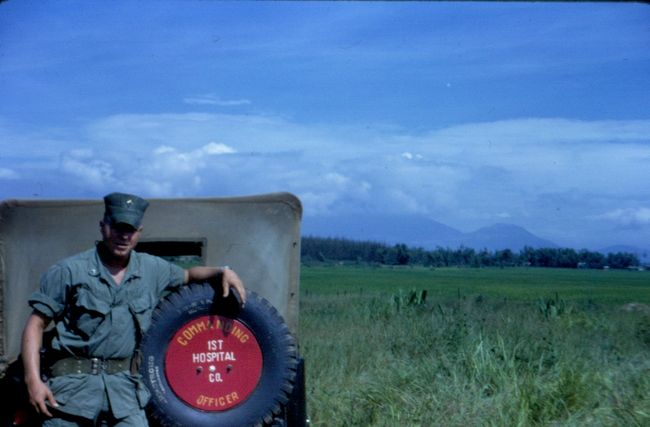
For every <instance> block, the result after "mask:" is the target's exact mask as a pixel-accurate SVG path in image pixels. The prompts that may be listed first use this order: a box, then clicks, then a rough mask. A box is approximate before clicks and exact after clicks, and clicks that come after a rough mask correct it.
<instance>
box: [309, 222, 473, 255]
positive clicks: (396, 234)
mask: <svg viewBox="0 0 650 427" xmlns="http://www.w3.org/2000/svg"><path fill="white" fill-rule="evenodd" d="M302 234H303V235H305V236H319V237H339V238H346V239H352V240H366V241H373V242H378V243H386V244H389V245H394V244H397V243H405V244H407V245H409V246H412V247H417V246H421V247H424V248H427V249H433V248H435V247H436V246H443V247H447V246H449V247H455V246H457V244H458V241H459V239H460V238H461V237H462V236H463V233H462V232H460V231H458V230H456V229H454V228H452V227H449V226H447V225H444V224H442V223H440V222H437V221H434V220H432V219H429V218H426V217H424V216H421V215H399V216H398V215H373V216H346V215H338V216H328V217H313V218H308V217H306V218H304V220H303V223H302Z"/></svg>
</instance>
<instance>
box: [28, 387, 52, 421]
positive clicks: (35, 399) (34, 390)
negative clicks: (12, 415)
mask: <svg viewBox="0 0 650 427" xmlns="http://www.w3.org/2000/svg"><path fill="white" fill-rule="evenodd" d="M27 390H28V391H29V403H30V404H31V405H32V406H33V407H34V410H36V412H37V413H39V414H42V415H46V416H48V417H51V416H52V414H51V413H50V411H49V410H48V407H47V406H48V404H49V405H50V406H52V407H54V408H56V407H58V406H59V404H58V403H56V400H55V399H54V394H52V390H50V388H49V387H48V386H47V384H45V383H44V382H43V381H41V380H40V379H39V380H36V381H33V382H29V383H27Z"/></svg>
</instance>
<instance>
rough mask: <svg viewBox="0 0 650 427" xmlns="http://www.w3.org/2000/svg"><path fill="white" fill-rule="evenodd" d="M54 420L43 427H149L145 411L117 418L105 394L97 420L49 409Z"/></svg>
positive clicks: (47, 421) (45, 423) (48, 420)
mask: <svg viewBox="0 0 650 427" xmlns="http://www.w3.org/2000/svg"><path fill="white" fill-rule="evenodd" d="M49 409H50V412H51V413H52V415H53V417H52V418H46V419H45V420H44V421H43V424H42V426H43V427H148V426H149V423H148V421H147V417H146V415H145V412H144V410H140V411H136V412H134V413H133V414H130V415H128V416H126V417H124V418H115V417H114V416H113V413H112V412H111V409H110V404H109V402H108V396H107V395H106V393H104V402H103V404H102V408H101V410H100V411H99V413H98V414H97V417H96V418H95V419H89V418H84V417H79V416H76V415H70V414H66V413H65V412H61V411H58V410H56V409H55V408H49Z"/></svg>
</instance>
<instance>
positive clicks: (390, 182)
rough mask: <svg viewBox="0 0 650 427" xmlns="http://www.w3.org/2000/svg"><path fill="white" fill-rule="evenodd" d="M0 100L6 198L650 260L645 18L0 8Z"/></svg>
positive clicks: (381, 7)
mask: <svg viewBox="0 0 650 427" xmlns="http://www.w3.org/2000/svg"><path fill="white" fill-rule="evenodd" d="M0 99H1V101H0V199H39V200H40V199H59V198H72V199H87V198H101V197H102V196H103V195H105V194H107V193H109V192H111V191H126V192H131V193H136V194H139V195H141V196H143V197H150V198H153V197H156V198H157V197H220V196H237V195H253V194H264V193H270V192H277V191H288V192H291V193H293V194H295V195H296V196H298V197H299V198H300V200H301V201H302V204H303V208H304V218H305V220H309V219H310V218H312V219H313V218H321V219H322V218H328V217H332V218H334V217H337V218H340V217H341V216H345V215H349V216H355V217H371V216H373V215H378V214H384V215H386V214H390V215H394V216H395V217H396V218H399V217H403V218H408V217H409V216H410V215H418V216H421V217H426V218H429V219H432V220H435V221H439V222H441V223H443V224H446V225H448V226H450V227H454V228H456V229H458V230H460V231H463V232H470V231H473V230H476V229H478V228H480V227H485V226H489V225H492V224H497V223H508V224H514V225H518V226H521V227H524V228H526V229H527V230H528V231H530V232H532V233H534V234H536V235H537V236H540V237H542V238H544V239H549V240H551V241H553V242H555V243H557V244H558V245H561V246H567V247H575V248H590V249H597V248H600V247H605V246H609V245H615V244H623V245H633V246H638V247H642V248H648V247H650V243H649V242H650V185H648V181H649V178H650V167H648V165H649V164H650V5H648V4H643V3H602V2H594V3H589V2H570V3H560V2H551V3H544V2H216V1H194V0H187V1H180V0H177V1H162V0H157V1H152V2H136V1H119V0H118V1H110V2H108V1H105V2H86V1H69V0H59V1H31V0H20V1H19V0H7V1H3V2H0ZM316 232H317V230H316Z"/></svg>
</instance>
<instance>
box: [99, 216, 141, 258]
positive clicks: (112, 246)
mask: <svg viewBox="0 0 650 427" xmlns="http://www.w3.org/2000/svg"><path fill="white" fill-rule="evenodd" d="M100 228H101V232H102V238H103V242H104V245H105V247H106V249H108V252H109V253H110V254H111V255H113V256H114V257H115V258H127V257H128V256H129V254H130V253H131V250H133V248H134V247H135V245H137V244H138V240H139V239H140V232H141V231H142V227H139V228H133V227H132V226H130V225H128V224H123V223H119V224H111V223H108V222H104V221H102V222H101V223H100Z"/></svg>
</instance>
